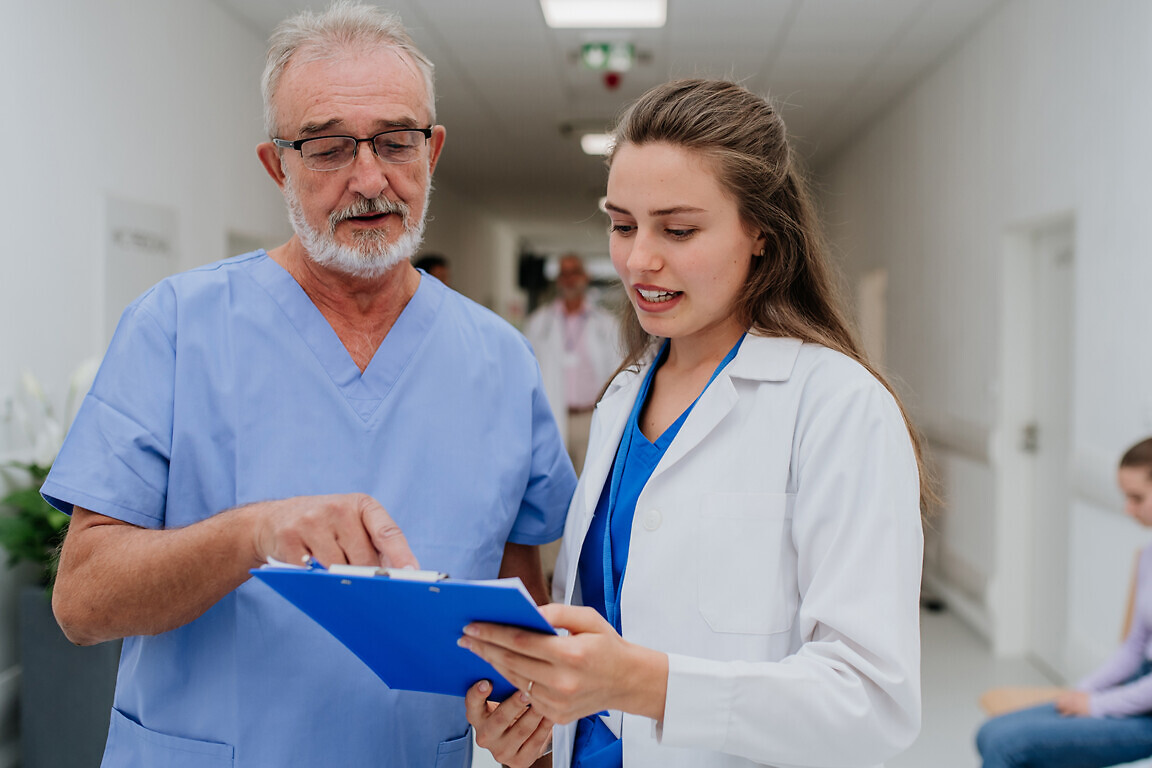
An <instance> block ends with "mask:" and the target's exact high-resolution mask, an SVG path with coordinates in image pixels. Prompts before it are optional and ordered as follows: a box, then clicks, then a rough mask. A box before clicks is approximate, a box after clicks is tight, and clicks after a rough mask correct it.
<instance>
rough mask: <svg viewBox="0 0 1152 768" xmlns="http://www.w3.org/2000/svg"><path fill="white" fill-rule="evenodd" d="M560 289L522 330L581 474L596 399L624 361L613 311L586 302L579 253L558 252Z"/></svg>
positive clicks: (581, 262)
mask: <svg viewBox="0 0 1152 768" xmlns="http://www.w3.org/2000/svg"><path fill="white" fill-rule="evenodd" d="M556 289H557V292H558V296H557V298H556V300H555V301H553V302H551V303H549V304H546V305H544V306H542V307H540V308H539V309H537V310H536V311H535V312H533V313H532V314H531V315H530V316H529V317H528V323H527V325H526V327H525V330H524V334H525V335H526V336H527V337H528V340H529V341H530V342H532V347H533V349H534V350H535V351H536V359H537V360H539V362H540V370H541V372H542V374H543V376H544V390H545V391H546V392H547V393H548V400H549V402H550V403H551V405H552V413H554V414H555V415H556V423H557V424H558V425H559V426H560V433H561V435H562V436H563V437H564V443H565V445H567V447H568V455H569V456H571V457H572V464H573V465H574V466H575V467H576V472H577V473H579V472H580V470H581V468H582V466H583V464H584V454H585V453H586V452H587V450H588V428H589V427H590V426H591V424H592V410H593V409H594V408H595V407H596V398H597V397H598V396H599V395H600V392H601V390H603V389H604V385H605V384H606V383H607V382H608V379H609V377H610V376H611V375H612V374H613V373H614V372H615V370H616V366H618V365H619V364H620V359H621V355H620V343H619V328H618V326H617V324H616V319H615V318H614V317H613V316H612V314H611V313H609V312H608V311H606V310H604V309H603V308H601V307H599V306H597V305H596V304H595V303H594V302H591V301H588V298H587V293H588V273H587V272H586V271H585V269H584V261H583V260H582V259H581V258H580V257H579V256H578V255H576V254H574V253H569V254H565V255H564V256H561V257H560V273H559V275H557V277H556Z"/></svg>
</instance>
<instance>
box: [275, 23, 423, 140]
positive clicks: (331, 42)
mask: <svg viewBox="0 0 1152 768" xmlns="http://www.w3.org/2000/svg"><path fill="white" fill-rule="evenodd" d="M370 46H382V47H385V48H395V49H396V50H397V51H399V52H400V53H402V54H404V55H406V56H407V58H408V59H409V60H410V61H411V62H412V63H413V64H414V65H415V67H416V69H417V71H418V72H419V74H420V75H421V77H423V79H424V89H425V90H426V91H427V94H428V103H427V105H426V106H427V108H428V115H429V119H430V120H431V121H432V122H436V95H435V92H434V90H433V84H432V73H433V66H432V62H431V61H429V60H428V57H427V56H425V55H424V54H423V53H421V51H420V49H419V48H417V47H416V44H415V43H414V42H413V41H412V38H411V37H410V36H409V35H408V31H407V30H406V29H405V28H404V25H403V24H401V22H400V17H399V16H397V15H395V14H393V13H390V12H388V11H385V10H382V9H380V8H377V7H375V6H372V5H364V4H362V3H359V2H356V0H336V2H334V3H332V5H330V6H329V7H328V9H327V10H326V11H324V12H323V13H314V12H313V11H301V12H300V13H298V14H296V15H295V16H292V17H290V18H288V19H285V20H284V21H282V22H281V23H280V25H279V26H277V27H276V29H275V30H274V31H273V32H272V36H271V37H270V38H268V56H267V60H266V63H265V65H264V77H263V79H262V80H261V83H260V91H261V93H262V94H263V96H264V129H265V130H266V131H267V132H268V136H269V137H273V136H275V135H276V131H277V125H276V120H277V114H276V107H275V100H276V91H277V90H278V89H279V87H280V78H281V77H283V75H284V71H285V70H286V69H287V68H288V63H289V62H290V61H291V60H292V59H293V57H294V56H298V55H299V56H301V57H303V56H305V55H306V56H307V58H305V59H304V61H316V60H318V59H326V58H331V57H333V56H335V55H337V54H338V53H340V52H344V51H348V50H349V49H355V48H357V47H370ZM301 51H306V52H307V53H306V54H305V53H301Z"/></svg>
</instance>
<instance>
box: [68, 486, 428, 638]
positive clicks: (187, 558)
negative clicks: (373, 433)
mask: <svg viewBox="0 0 1152 768" xmlns="http://www.w3.org/2000/svg"><path fill="white" fill-rule="evenodd" d="M269 557H272V558H275V559H276V560H280V561H282V562H286V563H294V564H295V563H300V562H302V561H303V559H304V558H306V557H314V558H316V559H317V560H319V561H320V563H322V564H323V565H332V564H335V563H351V564H354V565H376V566H384V567H388V568H404V567H406V566H412V567H418V564H417V562H416V557H415V556H414V555H413V554H412V550H411V549H409V547H408V541H407V539H405V538H404V534H403V533H402V532H401V531H400V528H399V526H397V525H396V522H395V521H394V520H393V519H392V517H391V516H390V515H389V514H388V513H387V512H386V511H385V510H384V508H383V507H382V506H380V504H379V502H377V501H375V500H374V499H372V498H371V497H369V496H365V495H363V494H355V493H350V494H343V495H337V496H301V497H296V498H291V499H283V500H280V501H266V502H258V503H255V504H248V505H245V506H243V507H237V508H235V509H230V510H227V511H224V512H221V513H219V514H216V515H212V516H211V517H208V518H206V519H204V520H201V521H200V522H198V523H193V524H192V525H189V526H186V527H184V528H170V529H161V530H153V529H147V528H141V527H139V526H135V525H130V524H128V523H125V522H123V521H122V520H117V519H115V518H111V517H106V516H104V515H100V514H97V513H95V512H91V511H89V510H86V509H83V508H81V507H76V508H75V509H74V510H73V512H72V522H71V523H70V524H69V526H68V534H67V536H66V537H65V539H64V546H63V549H62V552H61V555H60V570H59V572H58V575H57V579H56V587H55V589H54V590H53V596H52V606H53V610H54V611H55V613H56V620H57V621H58V622H59V623H60V626H61V628H62V629H63V630H64V633H65V634H66V635H67V637H68V639H69V640H71V641H72V642H74V643H77V644H79V645H89V644H92V643H98V642H102V641H104V640H112V639H115V638H118V637H127V636H128V635H154V634H159V633H160V632H167V631H168V630H171V629H175V628H176V627H180V626H183V625H185V624H187V623H188V622H190V621H194V620H195V619H197V618H199V617H200V616H201V615H203V613H204V612H205V611H207V610H208V609H209V608H211V607H212V606H213V605H215V604H216V603H218V602H219V601H220V600H221V599H222V598H223V597H224V596H225V595H227V594H228V593H229V592H231V591H232V590H234V589H236V588H237V587H239V586H240V585H241V584H243V583H244V582H245V581H247V580H248V578H249V573H248V571H249V569H251V568H255V567H259V566H260V565H263V564H264V563H265V562H266V561H267V560H268V558H269Z"/></svg>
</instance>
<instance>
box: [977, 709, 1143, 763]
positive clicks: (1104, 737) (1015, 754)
mask: <svg viewBox="0 0 1152 768" xmlns="http://www.w3.org/2000/svg"><path fill="white" fill-rule="evenodd" d="M976 748H977V749H978V750H979V751H980V756H981V757H982V758H983V759H984V768H1104V767H1105V766H1109V765H1121V764H1123V763H1130V762H1132V761H1134V760H1139V759H1141V758H1144V757H1150V756H1152V715H1139V716H1136V717H1065V716H1064V715H1061V714H1060V713H1059V712H1057V711H1056V705H1054V704H1042V705H1040V706H1038V707H1031V708H1030V709H1023V710H1020V711H1018V712H1009V713H1007V714H1004V715H1000V716H999V717H994V718H992V719H991V720H989V721H988V722H986V723H984V725H983V726H981V728H980V730H979V732H977V734H976Z"/></svg>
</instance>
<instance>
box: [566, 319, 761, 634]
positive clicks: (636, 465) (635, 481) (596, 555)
mask: <svg viewBox="0 0 1152 768" xmlns="http://www.w3.org/2000/svg"><path fill="white" fill-rule="evenodd" d="M743 341H744V336H743V335H741V337H740V338H739V339H738V340H737V341H736V343H735V344H734V345H733V346H732V349H730V350H729V351H728V354H727V355H726V356H725V357H724V359H723V360H722V361H721V362H720V364H719V365H717V366H716V370H715V371H713V372H712V376H711V378H709V379H708V383H707V384H705V385H704V389H703V390H701V392H700V394H699V395H697V396H696V399H695V400H693V401H692V403H691V404H690V405H689V406H688V407H687V408H685V409H684V412H683V413H681V414H680V416H679V417H677V419H676V420H675V421H674V422H672V424H671V425H670V426H669V427H668V428H667V429H666V430H664V432H663V433H662V434H661V435H660V436H659V437H658V438H656V441H655V442H652V441H650V440H648V438H647V437H645V435H644V433H643V432H642V431H641V430H640V423H639V422H640V412H641V411H642V410H643V408H644V404H645V402H647V400H648V393H649V390H650V389H651V386H652V379H653V377H654V376H655V373H656V370H657V369H658V368H659V367H660V365H661V363H662V362H663V361H664V358H665V357H666V355H667V351H668V342H667V341H665V342H664V345H663V346H662V347H661V349H660V352H659V353H658V354H657V356H656V359H655V360H654V361H653V363H652V366H651V367H650V368H649V369H648V372H647V374H646V375H645V377H644V382H643V383H642V384H641V387H640V391H639V392H637V394H636V400H635V402H634V403H633V405H632V413H631V414H630V415H629V417H628V422H627V424H626V425H625V427H624V434H623V435H622V436H621V438H620V444H619V446H618V447H617V449H616V458H615V460H614V461H613V464H612V471H611V473H610V475H609V479H608V482H607V483H605V486H604V489H603V490H602V491H601V494H600V500H599V502H598V504H597V505H596V512H595V514H594V515H593V518H592V524H591V526H590V527H589V530H588V533H587V534H586V538H585V542H584V546H583V548H582V550H583V551H582V553H581V557H580V561H581V565H580V570H581V580H582V583H583V581H584V580H585V579H587V580H588V581H590V582H594V581H595V580H597V577H599V579H601V580H602V585H601V584H600V583H596V584H595V586H592V584H589V586H591V587H592V588H591V589H588V590H584V595H585V604H587V605H591V606H593V607H595V608H596V609H597V610H598V611H600V612H601V613H602V614H603V615H604V617H605V618H606V619H607V620H608V621H609V622H611V623H612V625H613V626H614V627H615V628H616V631H618V632H620V631H622V625H621V619H620V593H621V588H622V587H623V583H624V572H625V570H626V563H627V561H628V545H629V540H630V534H631V531H632V520H633V517H634V516H635V512H636V503H637V501H638V500H639V498H640V494H641V493H642V492H643V490H644V486H645V485H647V483H648V479H649V478H650V477H651V476H652V473H653V472H654V471H655V469H656V466H657V465H658V464H659V463H660V459H661V458H663V456H664V453H665V452H666V451H667V450H668V446H670V445H671V444H672V441H673V440H675V439H676V435H677V434H678V433H679V432H680V428H681V427H682V426H683V424H684V422H685V421H686V420H687V419H688V415H689V414H690V413H691V411H692V409H693V407H694V406H695V405H696V403H697V402H698V401H699V400H700V397H702V396H703V394H704V392H705V391H707V389H708V387H709V386H711V384H712V382H713V381H715V379H716V377H717V376H718V375H719V374H720V371H722V370H724V368H725V367H726V366H727V365H728V364H729V363H730V362H731V361H732V360H733V359H734V358H735V357H736V353H737V352H738V351H739V349H740V345H741V343H742V342H743ZM590 543H591V544H592V546H591V547H590V546H589V544H590ZM597 545H599V546H597ZM593 561H598V562H593Z"/></svg>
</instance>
